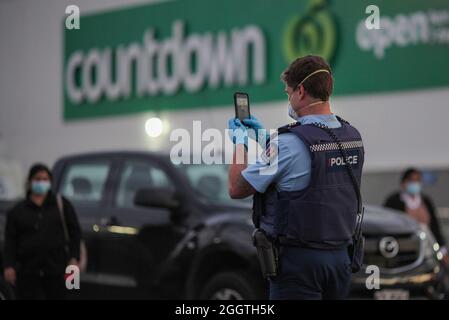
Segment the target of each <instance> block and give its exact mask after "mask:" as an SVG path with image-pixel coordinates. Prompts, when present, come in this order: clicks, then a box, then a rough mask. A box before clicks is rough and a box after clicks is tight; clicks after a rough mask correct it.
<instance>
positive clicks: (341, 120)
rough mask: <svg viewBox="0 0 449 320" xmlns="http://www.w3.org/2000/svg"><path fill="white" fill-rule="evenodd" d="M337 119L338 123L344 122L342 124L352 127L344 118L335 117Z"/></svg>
mask: <svg viewBox="0 0 449 320" xmlns="http://www.w3.org/2000/svg"><path fill="white" fill-rule="evenodd" d="M335 117H336V118H337V120H338V121H340V122H342V123H344V124H347V125H351V124H350V123H349V122H348V121H346V120H345V119H343V118H342V117H340V116H335Z"/></svg>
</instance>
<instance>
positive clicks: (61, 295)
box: [16, 273, 67, 300]
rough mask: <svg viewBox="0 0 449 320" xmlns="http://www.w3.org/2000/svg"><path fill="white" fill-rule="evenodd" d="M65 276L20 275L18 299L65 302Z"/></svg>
mask: <svg viewBox="0 0 449 320" xmlns="http://www.w3.org/2000/svg"><path fill="white" fill-rule="evenodd" d="M66 293H67V289H66V286H65V280H64V274H47V275H39V274H31V273H18V274H17V281H16V294H17V298H18V299H21V300H63V299H65V298H66Z"/></svg>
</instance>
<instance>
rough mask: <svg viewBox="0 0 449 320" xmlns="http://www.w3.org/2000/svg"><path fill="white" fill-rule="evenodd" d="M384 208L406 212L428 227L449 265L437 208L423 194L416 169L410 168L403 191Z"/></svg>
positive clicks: (403, 175)
mask: <svg viewBox="0 0 449 320" xmlns="http://www.w3.org/2000/svg"><path fill="white" fill-rule="evenodd" d="M384 206H385V207H387V208H392V209H396V210H399V211H402V212H405V213H406V214H407V215H408V216H409V217H411V218H412V219H414V220H415V221H417V222H418V223H421V224H424V225H426V226H427V227H428V228H429V229H430V231H431V232H432V233H433V236H434V237H435V239H436V241H437V242H438V244H439V245H440V247H441V251H442V253H443V254H444V261H445V264H446V265H449V258H448V255H447V249H446V240H445V239H444V237H443V234H442V233H441V230H440V223H439V221H438V218H437V215H436V212H435V206H434V205H433V202H432V200H431V199H430V197H428V196H427V195H425V194H423V193H422V177H421V172H420V171H419V170H417V169H415V168H408V169H407V170H405V171H404V172H403V174H402V176H401V191H399V192H395V193H393V194H392V195H390V196H389V197H388V198H387V199H386V201H385V203H384Z"/></svg>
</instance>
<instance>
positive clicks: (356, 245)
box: [348, 234, 365, 273]
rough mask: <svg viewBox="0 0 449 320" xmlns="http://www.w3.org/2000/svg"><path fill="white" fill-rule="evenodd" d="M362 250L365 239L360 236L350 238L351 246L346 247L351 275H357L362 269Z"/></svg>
mask: <svg viewBox="0 0 449 320" xmlns="http://www.w3.org/2000/svg"><path fill="white" fill-rule="evenodd" d="M364 250H365V237H364V236H363V235H362V234H359V235H354V236H353V237H352V244H351V245H350V246H349V247H348V253H349V258H350V259H351V270H352V273H357V272H359V271H360V269H361V268H362V265H363V253H364Z"/></svg>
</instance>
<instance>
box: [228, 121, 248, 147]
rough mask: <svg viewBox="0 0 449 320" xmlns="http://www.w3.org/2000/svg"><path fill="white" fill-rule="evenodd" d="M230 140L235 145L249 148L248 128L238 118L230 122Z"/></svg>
mask: <svg viewBox="0 0 449 320" xmlns="http://www.w3.org/2000/svg"><path fill="white" fill-rule="evenodd" d="M228 127H229V130H230V138H231V140H232V142H233V143H234V144H243V145H245V146H248V132H247V130H246V127H245V126H244V125H243V123H242V122H241V121H240V120H239V119H238V118H231V119H229V121H228Z"/></svg>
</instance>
